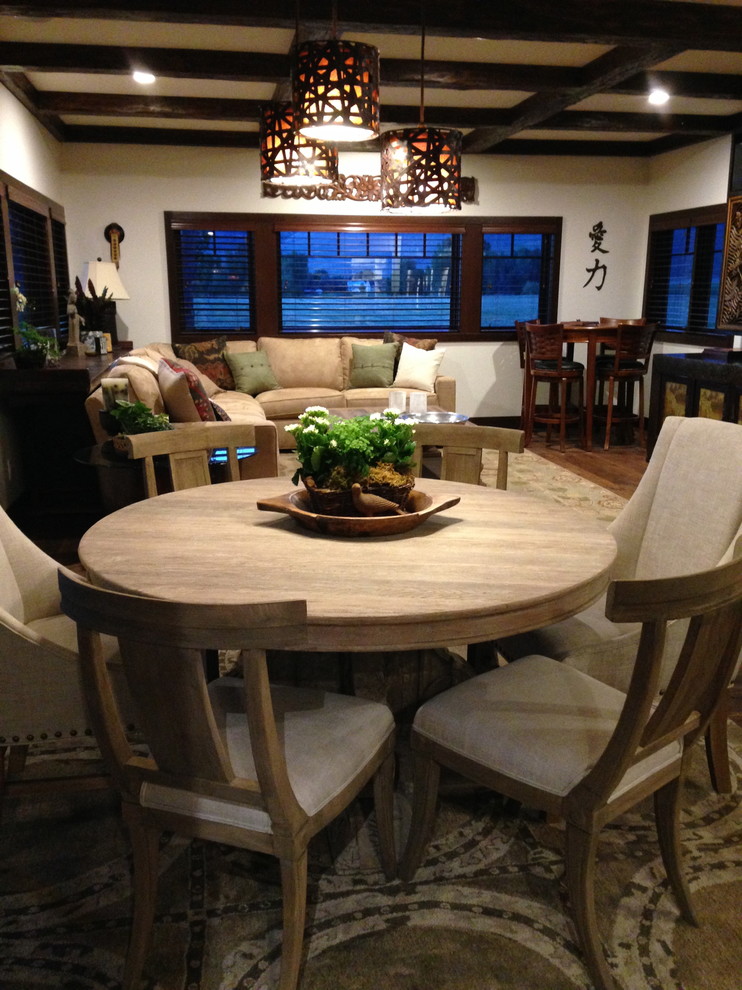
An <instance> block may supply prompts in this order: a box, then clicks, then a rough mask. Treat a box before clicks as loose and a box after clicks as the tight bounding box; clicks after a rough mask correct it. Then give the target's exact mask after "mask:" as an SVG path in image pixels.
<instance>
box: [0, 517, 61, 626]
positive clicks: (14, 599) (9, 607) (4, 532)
mask: <svg viewBox="0 0 742 990" xmlns="http://www.w3.org/2000/svg"><path fill="white" fill-rule="evenodd" d="M57 566H58V565H57V563H56V562H55V561H54V560H52V558H51V557H49V556H47V554H45V553H44V551H43V550H40V549H39V547H37V546H36V544H35V543H32V542H31V540H29V538H28V537H27V536H26V535H25V533H23V532H21V530H20V529H19V528H18V527H17V526H16V524H15V523H14V522H13V520H12V519H11V518H10V516H9V515H8V514H7V513H6V512H5V511H4V510H3V509H0V608H1V609H4V610H5V611H6V612H8V613H9V614H10V615H12V616H13V618H14V619H17V620H18V622H21V623H26V622H32V621H33V620H34V619H44V618H48V617H49V616H51V615H58V614H59V591H58V589H57Z"/></svg>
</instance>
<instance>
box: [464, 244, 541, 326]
mask: <svg viewBox="0 0 742 990" xmlns="http://www.w3.org/2000/svg"><path fill="white" fill-rule="evenodd" d="M482 241H483V251H482V316H481V319H482V326H483V327H512V326H513V323H514V322H515V321H516V320H522V321H528V320H535V319H540V320H542V321H548V320H549V319H550V303H551V299H552V294H553V290H554V284H555V278H556V271H555V255H556V253H555V242H556V236H555V234H553V233H538V232H528V233H522V234H519V233H514V232H509V231H508V232H492V233H485V234H484V235H483V238H482Z"/></svg>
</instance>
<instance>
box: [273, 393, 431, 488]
mask: <svg viewBox="0 0 742 990" xmlns="http://www.w3.org/2000/svg"><path fill="white" fill-rule="evenodd" d="M286 430H287V432H289V433H292V434H293V436H294V439H295V440H296V455H297V458H298V460H299V468H298V469H297V471H296V473H295V474H294V477H293V482H294V484H298V482H299V480H300V479H303V478H308V477H311V478H313V480H314V483H315V485H316V486H317V487H318V488H332V489H337V490H343V489H347V488H350V487H351V486H352V485H353V484H355V483H356V482H361V481H363V480H364V479H367V478H369V476H373V478H374V480H377V481H382V480H383V481H386V482H388V483H392V484H393V483H395V478H399V476H400V475H401V476H402V478H401V479H400V481H403V480H404V476H405V475H407V474H409V468H410V464H411V462H412V457H413V454H414V453H415V439H414V437H415V423H414V420H410V419H401V418H400V417H399V414H398V413H396V412H394V411H393V410H391V409H385V410H384V412H379V413H371V414H370V415H369V416H356V417H354V418H352V419H344V418H343V417H340V416H333V415H332V414H331V413H330V412H329V411H328V410H327V409H325V407H324V406H310V407H309V408H307V409H306V410H305V411H304V412H303V413H302V414H301V415H300V416H299V422H298V423H294V424H293V425H291V426H287V427H286ZM397 483H399V482H397Z"/></svg>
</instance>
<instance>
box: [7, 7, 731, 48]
mask: <svg viewBox="0 0 742 990" xmlns="http://www.w3.org/2000/svg"><path fill="white" fill-rule="evenodd" d="M345 6H346V9H345V10H342V9H341V10H340V20H339V26H340V28H341V29H342V30H344V31H346V32H347V31H352V30H354V29H355V30H360V31H384V32H386V33H404V34H419V31H420V5H419V0H396V2H395V3H394V4H384V5H381V4H379V3H378V0H354V2H353V4H352V5H350V4H346V5H345ZM348 8H350V9H348ZM0 14H12V15H16V16H18V15H21V16H31V17H68V18H69V17H77V18H91V17H94V18H106V19H110V20H124V21H145V22H146V21H159V22H163V21H164V22H169V23H178V22H181V23H191V24H235V25H242V26H252V27H256V28H259V27H281V28H288V29H290V30H293V28H294V25H295V21H296V4H295V0H251V2H250V3H245V2H244V0H210V2H209V3H208V4H204V5H196V4H193V3H192V2H189V0H180V2H168V3H167V4H165V3H163V2H162V0H149V2H147V0H131V2H128V3H126V4H123V3H120V4H115V3H109V4H107V5H104V4H102V3H101V2H100V0H76V2H75V3H74V5H73V4H63V3H59V2H58V0H31V2H29V3H0ZM300 14H301V23H302V24H303V25H310V26H312V27H321V26H323V25H324V26H326V28H327V29H328V31H329V28H330V13H329V11H328V3H327V0H302V3H301V8H300ZM425 24H426V31H427V32H428V33H429V34H440V35H450V36H453V37H462V38H464V37H471V38H476V37H481V38H490V39H518V40H530V41H564V42H575V41H577V42H590V43H594V44H605V45H622V46H627V45H628V46H642V45H645V44H652V43H656V42H657V41H660V40H662V41H671V42H675V43H677V44H681V45H683V46H684V47H686V48H687V47H688V45H689V42H691V41H692V45H693V48H695V49H706V50H712V51H742V9H740V8H739V7H737V6H736V5H735V6H731V5H725V4H709V3H674V4H672V8H670V5H669V4H668V3H667V2H665V0H621V2H620V3H617V2H616V0H560V2H559V3H554V2H553V0H498V2H497V3H491V2H487V0H480V2H479V3H470V4H468V6H467V8H466V14H465V16H462V11H461V8H460V7H459V6H458V5H457V4H452V3H451V2H450V0H426V4H425Z"/></svg>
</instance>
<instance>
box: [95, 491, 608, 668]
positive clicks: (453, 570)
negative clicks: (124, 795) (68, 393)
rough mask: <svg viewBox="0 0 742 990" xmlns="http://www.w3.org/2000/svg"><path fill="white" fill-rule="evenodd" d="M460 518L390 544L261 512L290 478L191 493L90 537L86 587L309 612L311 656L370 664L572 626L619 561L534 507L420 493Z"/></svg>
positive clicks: (157, 501) (514, 497)
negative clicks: (369, 658) (384, 653)
mask: <svg viewBox="0 0 742 990" xmlns="http://www.w3.org/2000/svg"><path fill="white" fill-rule="evenodd" d="M419 487H420V488H421V489H422V490H423V491H424V492H425V494H427V495H429V496H431V497H432V498H433V499H434V500H440V499H444V498H450V497H454V496H458V497H459V499H460V501H459V502H458V504H456V505H454V506H452V507H450V508H448V509H446V510H445V511H442V512H440V513H438V514H436V515H431V516H430V517H429V518H427V519H426V520H425V521H424V522H423V523H422V524H421V525H420V526H418V527H417V528H416V529H413V530H411V531H409V532H406V533H400V534H397V535H393V536H371V537H369V536H363V537H355V538H353V537H339V536H328V535H323V534H321V533H317V532H312V531H309V530H307V529H304V528H302V527H301V526H300V525H299V524H298V522H297V520H296V519H294V518H291V517H289V516H286V515H279V514H277V513H273V512H266V511H261V510H259V509H258V506H257V502H258V501H259V500H262V499H266V498H270V497H271V496H277V495H281V494H282V493H285V492H286V490H287V489H291V488H292V485H291V481H290V480H288V479H286V478H265V479H253V480H250V481H238V482H227V483H223V484H217V485H211V486H204V487H200V488H192V489H188V490H186V491H180V492H173V493H170V494H166V495H160V496H157V497H155V498H149V499H145V500H143V501H140V502H136V503H134V504H132V505H128V506H126V507H124V508H122V509H119V510H118V511H117V512H114V513H112V514H111V515H108V516H106V517H104V518H103V519H101V520H100V521H99V522H97V523H95V525H93V526H92V527H91V529H89V530H88V531H87V532H86V533H85V535H84V536H83V538H82V541H81V543H80V547H79V556H80V561H81V563H82V565H83V566H84V567H85V569H86V571H87V573H88V575H89V578H90V580H91V581H93V583H95V584H97V585H99V586H101V587H107V588H112V589H115V590H119V591H124V592H127V593H130V594H137V595H143V596H147V597H155V598H169V599H175V600H178V601H185V602H225V603H238V602H243V603H249V602H267V601H282V600H290V599H297V598H300V599H305V600H306V602H307V615H308V620H307V621H308V641H307V644H306V646H304V647H303V649H307V650H316V651H325V650H327V651H350V652H353V651H367V650H397V649H417V648H423V647H436V646H445V645H446V644H450V643H478V642H483V641H486V640H492V639H497V638H499V637H501V636H506V635H511V634H513V633H516V632H523V631H526V630H528V629H533V628H536V627H539V626H542V625H545V624H548V623H551V622H555V621H558V620H561V619H564V618H566V617H568V616H570V615H572V614H574V613H576V612H578V611H580V610H581V609H583V608H585V607H586V606H587V605H588V604H589V603H590V602H592V601H594V600H595V599H596V598H597V597H599V595H600V594H601V592H602V591H603V590H604V589H605V587H606V585H607V583H608V573H609V569H610V567H611V565H612V563H613V561H614V558H615V555H616V546H615V541H614V539H613V537H612V536H611V535H610V534H609V533H608V532H607V530H606V528H605V526H604V525H602V524H600V523H598V522H595V521H593V520H591V519H586V518H585V516H584V515H583V514H581V513H580V512H579V511H577V510H575V509H572V508H568V507H565V506H560V505H557V504H555V503H553V502H551V501H546V500H544V499H541V498H538V497H536V496H530V495H524V494H521V493H516V492H512V491H500V490H498V489H494V488H486V487H483V486H476V485H464V484H456V483H453V482H444V481H437V480H432V479H427V478H426V479H421V480H420V482H419Z"/></svg>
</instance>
